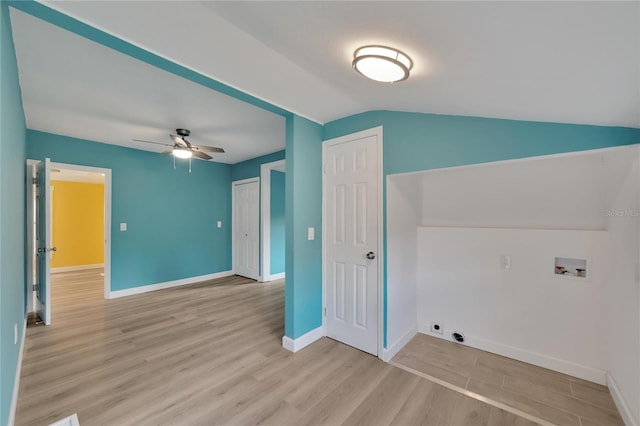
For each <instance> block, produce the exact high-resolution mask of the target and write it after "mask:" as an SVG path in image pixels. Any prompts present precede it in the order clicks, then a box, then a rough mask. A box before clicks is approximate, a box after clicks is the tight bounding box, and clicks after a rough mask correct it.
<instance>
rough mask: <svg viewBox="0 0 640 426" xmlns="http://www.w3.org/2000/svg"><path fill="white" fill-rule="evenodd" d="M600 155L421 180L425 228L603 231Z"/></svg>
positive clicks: (470, 169)
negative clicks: (463, 227) (464, 227)
mask: <svg viewBox="0 0 640 426" xmlns="http://www.w3.org/2000/svg"><path fill="white" fill-rule="evenodd" d="M603 156H604V153H603V152H601V153H598V154H593V153H591V154H588V155H573V156H566V155H565V156H552V157H539V158H536V159H525V160H516V161H508V162H502V163H496V164H482V165H476V166H466V167H458V168H451V169H443V170H433V171H430V172H425V173H423V174H422V183H423V194H422V212H421V216H422V221H421V224H422V225H424V226H467V227H468V226H475V227H495V228H543V229H604V228H605V226H606V223H605V222H606V221H605V218H604V217H603V215H602V210H603V207H604V204H603V203H604V194H605V179H604V178H603V176H604V174H605V168H604V163H603Z"/></svg>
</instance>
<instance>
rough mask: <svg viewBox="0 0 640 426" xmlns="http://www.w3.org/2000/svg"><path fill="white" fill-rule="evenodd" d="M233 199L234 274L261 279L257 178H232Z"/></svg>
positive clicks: (258, 181) (258, 187) (258, 184)
mask: <svg viewBox="0 0 640 426" xmlns="http://www.w3.org/2000/svg"><path fill="white" fill-rule="evenodd" d="M232 186H233V199H232V211H233V216H232V221H233V224H232V226H233V237H232V251H233V273H234V274H236V275H241V276H243V277H247V278H251V279H253V280H258V279H259V278H260V276H259V275H260V270H259V268H260V265H259V262H260V260H259V256H260V245H259V239H260V235H259V227H260V179H259V178H250V179H244V180H239V181H235V182H233V183H232Z"/></svg>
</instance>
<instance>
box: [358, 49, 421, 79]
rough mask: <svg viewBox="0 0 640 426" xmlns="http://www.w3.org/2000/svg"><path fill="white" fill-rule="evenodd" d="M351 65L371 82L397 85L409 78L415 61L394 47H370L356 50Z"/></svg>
mask: <svg viewBox="0 0 640 426" xmlns="http://www.w3.org/2000/svg"><path fill="white" fill-rule="evenodd" d="M351 65H352V66H353V69H355V70H356V71H358V72H359V73H360V74H362V75H363V76H365V77H367V78H369V79H371V80H375V81H379V82H382V83H395V82H396V81H403V80H406V79H407V78H409V72H410V71H411V68H413V61H412V60H411V58H410V57H409V56H408V55H407V54H405V53H403V52H401V51H400V50H398V49H394V48H393V47H387V46H379V45H368V46H362V47H360V48H358V49H356V51H355V52H354V53H353V62H352V63H351Z"/></svg>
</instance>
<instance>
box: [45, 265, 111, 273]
mask: <svg viewBox="0 0 640 426" xmlns="http://www.w3.org/2000/svg"><path fill="white" fill-rule="evenodd" d="M95 268H104V263H94V264H91V265H76V266H60V267H58V268H51V273H55V272H71V271H84V270H86V269H95Z"/></svg>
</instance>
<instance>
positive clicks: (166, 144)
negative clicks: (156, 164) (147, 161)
mask: <svg viewBox="0 0 640 426" xmlns="http://www.w3.org/2000/svg"><path fill="white" fill-rule="evenodd" d="M131 140H132V141H134V142H144V143H152V144H154V145H163V146H171V145H169V144H168V143H162V142H153V141H143V140H142V139H131Z"/></svg>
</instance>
